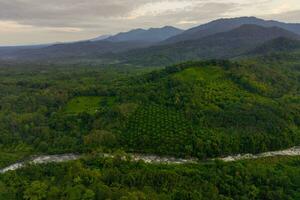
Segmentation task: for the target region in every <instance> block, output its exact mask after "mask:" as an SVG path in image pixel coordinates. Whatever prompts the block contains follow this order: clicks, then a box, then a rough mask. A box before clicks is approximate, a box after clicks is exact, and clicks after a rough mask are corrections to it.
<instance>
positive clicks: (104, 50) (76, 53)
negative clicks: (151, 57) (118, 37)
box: [0, 41, 150, 60]
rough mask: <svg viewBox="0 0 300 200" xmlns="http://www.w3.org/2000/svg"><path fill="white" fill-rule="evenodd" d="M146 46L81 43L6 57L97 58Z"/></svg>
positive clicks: (124, 43)
mask: <svg viewBox="0 0 300 200" xmlns="http://www.w3.org/2000/svg"><path fill="white" fill-rule="evenodd" d="M147 46H150V43H147V42H140V41H132V42H109V41H96V42H92V41H83V42H74V43H63V44H55V45H51V46H47V47H43V48H36V49H21V50H19V51H17V52H14V53H11V54H9V55H7V56H6V57H7V58H9V59H22V60H40V59H46V60H47V59H62V58H63V59H67V58H76V59H77V58H97V57H98V56H101V55H104V54H109V53H119V52H124V51H128V50H132V49H138V48H141V47H147ZM0 56H1V55H0Z"/></svg>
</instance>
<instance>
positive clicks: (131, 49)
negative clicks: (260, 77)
mask: <svg viewBox="0 0 300 200" xmlns="http://www.w3.org/2000/svg"><path fill="white" fill-rule="evenodd" d="M299 34H300V24H290V23H283V22H277V21H266V20H263V19H258V18H255V17H241V18H232V19H219V20H215V21H212V22H210V23H207V24H204V25H200V26H197V27H194V28H191V29H189V30H186V31H183V30H180V29H177V28H174V27H171V26H165V27H162V28H150V29H148V30H144V29H135V30H131V31H129V32H124V33H119V34H116V35H113V36H100V37H99V38H96V39H92V40H90V41H82V42H74V43H67V44H56V45H50V46H41V47H40V48H31V47H30V48H24V47H22V48H21V49H20V48H17V47H16V49H13V48H10V49H7V48H6V49H5V48H4V49H3V48H2V49H1V48H0V59H9V60H42V59H47V60H51V59H54V60H55V59H83V58H84V59H99V60H106V62H107V61H108V62H109V60H110V61H111V62H114V63H115V62H122V63H124V62H126V63H135V64H137V63H139V62H140V61H141V60H143V61H144V63H148V62H147V61H149V63H148V64H151V65H152V64H156V65H157V64H158V65H159V64H169V63H173V62H177V61H184V60H191V59H203V58H234V57H237V56H242V55H249V52H252V51H255V50H258V49H259V46H261V45H265V44H264V43H266V42H270V41H271V40H273V39H277V38H285V39H281V40H280V42H281V43H291V40H293V41H294V40H299V39H300V36H299ZM277 46H278V41H277V45H276V41H275V43H274V44H273V46H272V47H271V48H263V49H264V51H266V50H268V49H272V52H274V51H275V52H276V47H277ZM284 46H287V47H290V46H291V45H289V44H286V45H284ZM296 47H297V45H296V46H294V48H286V49H285V50H292V49H295V48H296ZM278 49H279V50H283V49H281V48H279V47H278ZM259 51H260V50H259ZM265 53H266V52H265ZM104 58H105V59H104Z"/></svg>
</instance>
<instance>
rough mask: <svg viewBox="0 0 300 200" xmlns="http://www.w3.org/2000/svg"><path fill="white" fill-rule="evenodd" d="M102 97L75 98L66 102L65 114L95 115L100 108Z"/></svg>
mask: <svg viewBox="0 0 300 200" xmlns="http://www.w3.org/2000/svg"><path fill="white" fill-rule="evenodd" d="M101 100H102V97H92V96H86V97H76V98H74V99H72V100H71V101H69V102H68V104H67V106H66V108H65V112H66V113H68V114H78V113H83V112H86V113H89V114H95V113H96V112H97V111H98V110H99V108H100V102H101Z"/></svg>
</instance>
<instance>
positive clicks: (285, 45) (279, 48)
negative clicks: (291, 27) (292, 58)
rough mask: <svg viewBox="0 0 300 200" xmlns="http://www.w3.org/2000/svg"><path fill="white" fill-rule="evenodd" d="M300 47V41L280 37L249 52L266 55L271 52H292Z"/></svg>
mask: <svg viewBox="0 0 300 200" xmlns="http://www.w3.org/2000/svg"><path fill="white" fill-rule="evenodd" d="M298 49H300V41H299V40H295V39H290V38H285V37H279V38H276V39H274V40H271V41H268V42H266V43H264V44H263V45H261V46H259V47H257V48H255V49H253V50H252V51H251V52H249V54H250V55H265V54H270V53H279V52H290V51H293V50H298Z"/></svg>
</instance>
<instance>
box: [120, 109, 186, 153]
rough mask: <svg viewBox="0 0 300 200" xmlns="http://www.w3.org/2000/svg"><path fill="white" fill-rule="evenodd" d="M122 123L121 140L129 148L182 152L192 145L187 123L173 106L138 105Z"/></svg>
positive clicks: (153, 151) (159, 151)
mask: <svg viewBox="0 0 300 200" xmlns="http://www.w3.org/2000/svg"><path fill="white" fill-rule="evenodd" d="M125 127H126V128H125V131H124V133H123V134H122V143H123V144H124V145H125V146H127V147H128V148H129V149H131V150H135V151H143V152H147V153H160V154H166V153H167V154H176V155H186V153H185V152H187V151H191V149H192V146H191V145H192V137H191V134H192V131H191V130H192V129H191V125H190V124H189V122H188V121H186V120H185V119H184V116H183V115H182V114H181V113H180V112H176V111H175V110H173V109H169V108H166V107H163V106H158V105H148V106H141V107H140V108H138V110H137V111H136V112H135V113H134V114H133V115H131V116H130V118H129V120H128V122H127V123H126V126H125Z"/></svg>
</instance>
